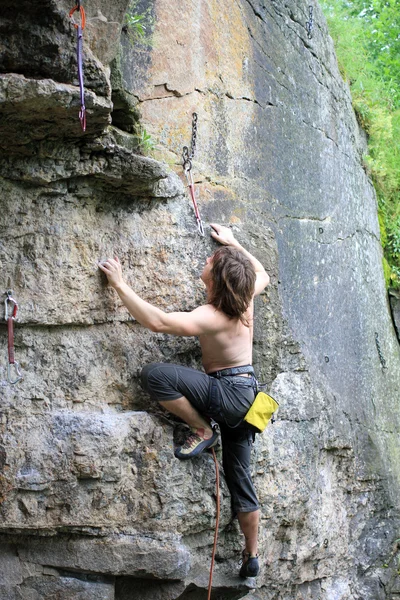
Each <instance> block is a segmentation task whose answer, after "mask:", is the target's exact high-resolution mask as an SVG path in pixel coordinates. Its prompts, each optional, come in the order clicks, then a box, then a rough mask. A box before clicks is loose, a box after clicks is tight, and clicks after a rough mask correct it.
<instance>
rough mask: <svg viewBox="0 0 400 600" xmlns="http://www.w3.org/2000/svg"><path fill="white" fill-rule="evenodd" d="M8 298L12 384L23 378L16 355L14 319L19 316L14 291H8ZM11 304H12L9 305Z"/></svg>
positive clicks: (9, 353)
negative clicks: (13, 295) (13, 372)
mask: <svg viewBox="0 0 400 600" xmlns="http://www.w3.org/2000/svg"><path fill="white" fill-rule="evenodd" d="M6 296H7V298H6V299H5V309H6V310H5V320H6V323H7V330H8V365H7V379H8V382H9V383H11V384H12V385H15V384H16V383H18V381H20V380H21V379H22V374H21V371H20V370H19V363H17V362H16V360H15V356H14V321H15V319H16V318H17V312H18V304H17V303H16V301H15V300H14V298H13V297H12V291H11V290H8V292H6ZM9 305H10V306H9ZM12 305H13V306H12ZM13 369H14V371H15V374H16V375H15V374H14V378H13V377H12V370H13Z"/></svg>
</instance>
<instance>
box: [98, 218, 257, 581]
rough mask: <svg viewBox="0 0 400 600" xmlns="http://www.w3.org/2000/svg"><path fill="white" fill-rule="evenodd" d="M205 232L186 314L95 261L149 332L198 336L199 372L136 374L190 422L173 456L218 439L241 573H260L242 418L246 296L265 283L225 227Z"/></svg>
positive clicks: (249, 379)
mask: <svg viewBox="0 0 400 600" xmlns="http://www.w3.org/2000/svg"><path fill="white" fill-rule="evenodd" d="M211 227H212V229H213V231H212V232H211V236H212V237H213V238H214V239H215V240H216V241H217V242H219V243H220V244H221V245H222V246H221V247H219V248H218V249H217V250H216V251H215V252H214V253H213V255H212V256H211V257H209V258H207V260H206V264H205V266H204V268H203V272H202V274H201V279H202V281H203V283H204V285H205V288H206V294H207V303H206V304H204V305H202V306H199V307H198V308H196V309H194V310H193V311H191V312H173V313H166V312H164V311H162V310H160V309H159V308H157V307H155V306H153V305H152V304H150V303H148V302H146V301H144V300H142V299H141V298H140V297H139V296H138V295H137V294H136V293H135V292H134V291H133V290H132V289H131V288H130V287H129V285H128V284H127V283H125V281H124V279H123V275H122V269H121V264H120V262H119V260H118V258H115V259H111V258H110V259H107V260H106V261H104V262H102V263H100V264H99V267H100V269H101V270H102V271H103V272H104V273H105V274H106V276H107V279H108V282H109V284H110V285H111V286H112V287H113V288H114V289H115V291H116V292H117V293H118V295H119V297H120V299H121V300H122V302H123V303H124V305H125V306H126V308H127V309H128V311H129V312H130V314H131V315H132V316H133V317H134V318H135V319H136V320H137V321H138V322H139V323H141V324H142V325H143V326H144V327H147V328H148V329H150V330H151V331H155V332H160V333H169V334H172V335H182V336H198V338H199V341H200V345H201V350H202V362H203V367H204V371H205V372H201V371H198V370H196V369H191V368H189V367H185V366H180V365H175V364H170V363H153V364H150V365H147V366H145V367H144V368H143V370H142V374H141V378H142V383H143V386H144V388H145V389H146V390H147V391H148V393H149V394H150V396H151V397H152V398H153V399H154V400H156V401H157V402H159V403H160V405H161V406H163V407H164V408H165V409H166V410H167V411H169V412H171V413H172V414H174V415H176V416H178V417H180V418H181V419H182V420H183V421H185V422H186V423H187V424H188V425H189V426H190V428H191V433H190V435H188V437H187V439H186V441H185V442H184V443H183V444H182V445H181V446H179V447H178V448H176V449H175V456H176V457H177V458H179V459H181V460H186V459H190V458H193V457H195V456H198V455H199V454H201V453H202V452H204V451H205V450H207V449H208V448H212V447H213V446H215V445H216V444H217V441H218V437H219V433H218V429H217V428H216V427H214V428H213V426H212V425H211V421H210V419H212V420H213V421H214V422H216V423H218V425H219V429H220V432H221V438H222V457H223V467H224V472H225V477H226V481H227V484H228V487H229V490H230V493H231V497H232V508H233V511H234V512H235V513H236V514H237V517H238V520H239V525H240V528H241V531H242V533H243V534H244V537H245V549H244V550H243V553H242V554H243V560H242V567H241V569H240V576H241V577H255V576H256V575H258V572H259V563H258V525H259V515H260V511H259V504H258V500H257V495H256V492H255V489H254V484H253V481H252V479H251V474H250V454H251V447H252V443H253V441H254V437H253V433H252V432H251V431H250V430H249V429H248V428H247V427H246V425H245V422H243V417H244V416H245V414H246V413H247V411H248V410H249V408H250V406H251V405H252V403H253V401H254V398H255V394H256V390H257V381H256V379H255V374H254V369H253V367H252V366H251V364H252V341H253V300H254V296H257V295H258V294H260V293H261V292H262V291H263V290H264V288H265V287H266V286H267V285H268V283H269V276H268V274H267V273H266V271H265V269H264V267H263V266H262V264H261V263H260V262H259V261H258V260H257V259H256V258H255V257H254V256H252V255H251V254H250V252H248V251H247V250H245V249H244V248H243V247H242V246H241V245H240V244H239V242H238V241H237V240H236V239H235V237H234V235H233V232H232V230H231V229H229V228H228V227H223V226H221V225H218V224H211Z"/></svg>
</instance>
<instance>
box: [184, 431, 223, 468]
mask: <svg viewBox="0 0 400 600" xmlns="http://www.w3.org/2000/svg"><path fill="white" fill-rule="evenodd" d="M203 435H204V429H193V428H192V433H191V434H190V435H189V436H188V437H187V439H186V441H185V442H184V443H183V444H182V446H178V448H176V449H175V452H174V454H175V456H176V458H180V459H181V460H187V459H188V458H194V457H195V456H199V454H201V453H202V452H204V450H207V449H208V448H212V447H213V446H215V445H216V444H217V442H218V436H219V433H218V431H216V430H215V429H213V434H212V436H211V437H210V438H208V439H207V440H206V439H204V437H203Z"/></svg>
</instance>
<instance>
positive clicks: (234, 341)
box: [199, 301, 253, 373]
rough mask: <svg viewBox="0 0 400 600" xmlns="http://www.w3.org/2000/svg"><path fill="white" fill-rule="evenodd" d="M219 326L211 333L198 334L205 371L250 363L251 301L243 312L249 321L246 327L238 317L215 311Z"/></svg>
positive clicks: (251, 343)
mask: <svg viewBox="0 0 400 600" xmlns="http://www.w3.org/2000/svg"><path fill="white" fill-rule="evenodd" d="M214 310H215V311H216V313H217V314H218V320H219V321H220V323H221V328H220V329H219V330H218V331H216V332H212V333H203V334H201V335H199V340H200V345H201V350H202V356H203V367H204V370H205V372H206V373H212V372H214V371H219V370H221V369H227V368H229V367H237V366H240V365H251V363H252V354H253V353H252V350H253V301H252V302H251V304H250V306H249V308H248V310H247V311H246V313H245V318H246V320H248V322H249V325H250V326H249V327H246V325H244V324H243V323H242V322H241V321H240V320H239V319H229V317H228V316H227V315H225V314H224V313H222V312H221V311H217V310H216V309H214Z"/></svg>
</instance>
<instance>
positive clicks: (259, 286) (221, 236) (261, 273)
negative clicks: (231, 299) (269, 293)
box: [210, 223, 270, 296]
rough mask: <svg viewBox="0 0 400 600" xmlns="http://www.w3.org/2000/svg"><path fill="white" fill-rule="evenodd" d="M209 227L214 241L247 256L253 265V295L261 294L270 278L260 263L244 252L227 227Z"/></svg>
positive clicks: (214, 225) (213, 224)
mask: <svg viewBox="0 0 400 600" xmlns="http://www.w3.org/2000/svg"><path fill="white" fill-rule="evenodd" d="M210 225H211V227H212V228H213V229H214V231H212V232H211V237H213V238H214V240H216V241H217V242H219V243H220V244H222V245H223V246H233V247H234V248H237V249H238V250H240V251H241V252H243V254H244V255H245V256H247V258H248V259H249V260H250V261H251V262H252V263H253V265H254V269H255V271H256V276H257V278H256V284H255V288H254V295H255V296H258V294H261V292H262V291H263V289H264V288H266V287H267V285H268V284H269V282H270V278H269V275H268V273H267V272H266V270H265V269H264V267H263V266H262V264H261V263H260V261H259V260H257V259H256V257H255V256H253V255H252V254H250V252H248V251H247V250H245V248H243V246H241V245H240V244H239V242H238V241H237V240H236V239H235V237H234V235H233V232H232V230H231V229H229V227H223V226H222V225H218V224H217V223H210Z"/></svg>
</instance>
